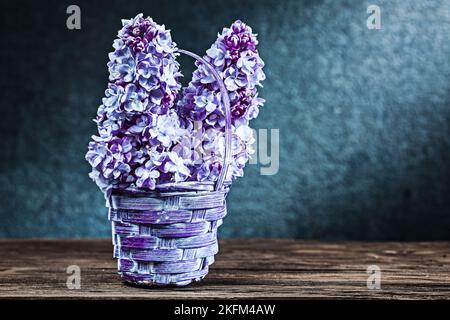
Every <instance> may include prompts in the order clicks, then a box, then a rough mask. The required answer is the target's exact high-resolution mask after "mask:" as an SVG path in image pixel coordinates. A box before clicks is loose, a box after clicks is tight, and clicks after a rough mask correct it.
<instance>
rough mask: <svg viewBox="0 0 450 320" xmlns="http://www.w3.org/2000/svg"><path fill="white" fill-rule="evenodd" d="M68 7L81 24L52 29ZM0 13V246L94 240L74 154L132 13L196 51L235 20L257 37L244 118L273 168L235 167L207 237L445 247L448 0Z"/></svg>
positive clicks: (87, 189) (100, 215) (449, 158)
mask: <svg viewBox="0 0 450 320" xmlns="http://www.w3.org/2000/svg"><path fill="white" fill-rule="evenodd" d="M72 3H76V4H78V5H79V6H80V7H81V11H82V29H81V30H80V31H69V30H67V28H66V17H67V15H66V8H67V6H68V5H70V4H72ZM369 4H377V5H379V6H380V7H381V14H382V29H381V30H368V29H367V27H366V19H367V16H368V15H367V13H366V8H367V6H368V5H369ZM0 6H1V8H0V12H1V22H0V24H1V32H2V48H1V50H0V61H1V62H0V63H1V64H2V68H1V74H2V76H1V77H0V84H1V88H2V90H1V95H0V101H1V108H0V123H1V138H2V139H1V141H2V143H1V146H2V149H1V152H0V157H1V162H0V169H1V176H0V199H1V206H0V221H1V223H0V236H1V237H105V236H109V234H110V226H109V223H108V222H107V214H106V209H105V208H104V200H103V198H102V195H101V193H100V191H99V190H98V189H97V187H96V186H95V184H94V183H93V182H92V181H91V180H90V179H89V178H88V175H87V174H88V171H89V165H88V164H87V163H86V162H85V160H84V154H85V151H86V148H87V143H88V141H89V137H90V135H91V134H94V133H95V130H96V128H95V124H94V123H93V122H92V121H91V119H92V118H93V117H94V115H95V113H96V109H97V107H98V105H99V103H100V102H101V97H102V95H103V91H104V89H105V86H106V83H107V68H106V66H105V64H106V62H107V53H108V52H109V51H111V44H112V41H113V39H114V37H115V35H116V32H117V30H118V29H119V28H120V26H121V25H120V19H121V18H130V17H133V16H134V15H135V14H137V13H139V12H143V13H144V14H145V15H150V16H152V17H153V18H154V19H155V20H156V21H157V22H159V23H163V24H165V25H166V26H167V27H168V28H170V29H172V35H173V38H174V40H175V41H176V42H177V43H178V45H179V47H182V48H185V49H188V50H191V51H195V52H198V53H202V52H205V50H206V49H207V48H208V47H209V46H210V45H211V43H212V42H213V41H214V39H215V37H216V34H217V32H219V31H220V30H221V29H222V28H223V27H224V26H228V25H230V24H231V22H232V21H233V20H235V19H238V18H239V19H242V20H243V21H245V22H247V23H248V24H250V25H251V26H252V27H253V29H254V30H255V32H257V33H259V39H260V53H261V56H262V57H263V58H264V60H265V61H266V64H267V67H266V69H265V70H266V74H267V81H266V82H265V87H264V89H262V90H261V91H262V92H261V94H262V96H264V97H265V98H266V100H267V103H266V105H265V107H264V109H262V111H261V114H260V117H259V118H258V119H257V120H256V121H254V123H253V124H254V126H255V127H256V128H269V129H270V128H279V129H280V170H279V172H278V174H277V175H273V176H260V175H259V168H260V167H259V166H257V165H249V166H247V168H246V176H245V178H244V179H241V180H239V181H237V182H236V183H235V184H234V186H233V189H232V192H231V194H230V196H229V216H228V217H227V218H226V220H225V224H224V226H223V227H222V229H221V235H222V236H226V237H255V236H257V237H275V236H276V237H296V238H315V239H369V240H372V239H400V240H414V239H447V240H448V239H450V63H449V59H450V32H449V30H450V9H449V8H450V1H445V0H435V1H413V0H398V1H376V0H373V1H357V0H355V1H336V0H323V1H298V0H290V1H277V0H273V1H262V0H254V1H238V0H232V1H182V0H180V1H163V0H161V1H150V0H146V1H132V0H127V1H20V2H18V1H2V4H1V5H0ZM186 61H188V60H186ZM183 63H184V62H183ZM191 69H192V68H191ZM191 69H189V68H188V69H186V70H191Z"/></svg>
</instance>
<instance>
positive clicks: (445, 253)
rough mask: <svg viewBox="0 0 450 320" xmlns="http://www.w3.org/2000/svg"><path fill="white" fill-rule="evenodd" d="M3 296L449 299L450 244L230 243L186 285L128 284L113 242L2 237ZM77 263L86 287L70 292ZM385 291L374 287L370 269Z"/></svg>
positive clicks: (0, 278) (223, 244)
mask: <svg viewBox="0 0 450 320" xmlns="http://www.w3.org/2000/svg"><path fill="white" fill-rule="evenodd" d="M0 252H1V255H2V258H1V259H0V298H23V299H34V298H41V299H42V298H49V299H53V298H106V299H123V298H124V299H130V298H143V299H203V298H207V299H214V298H220V299H224V298H225V299H228V298H230V299H236V298H246V299H261V298H269V299H283V298H313V299H323V298H338V299H372V298H374V299H380V298H384V299H386V298H387V299H449V298H450V243H449V242H415V243H399V242H383V243H380V242H377V243H373V242H372V243H370V242H312V241H295V240H281V239H271V240H257V239H253V240H224V241H221V243H220V253H219V255H218V256H217V260H216V263H215V264H214V265H213V266H212V268H211V270H210V273H209V275H208V276H207V277H206V278H205V279H204V280H203V281H202V282H200V283H196V284H193V285H190V286H187V287H183V288H155V289H142V288H136V287H131V286H128V285H124V284H123V283H122V282H121V281H120V279H119V276H118V275H117V273H116V263H115V261H114V260H113V259H112V254H111V252H112V245H111V243H110V241H109V240H0ZM69 265H77V266H79V267H80V270H81V288H80V289H79V290H77V289H74V290H69V289H68V288H67V286H66V281H67V277H68V276H69V274H67V273H66V271H67V267H68V266H69ZM369 265H376V266H378V267H379V268H380V270H381V289H369V288H368V287H367V279H368V277H369V275H368V274H367V268H368V266H369Z"/></svg>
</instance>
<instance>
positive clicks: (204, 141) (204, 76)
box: [86, 14, 265, 194]
mask: <svg viewBox="0 0 450 320" xmlns="http://www.w3.org/2000/svg"><path fill="white" fill-rule="evenodd" d="M122 24H123V27H122V29H121V30H120V31H119V32H118V38H117V39H116V40H115V41H114V44H113V48H114V51H113V52H112V53H110V54H109V60H110V61H109V62H108V70H109V84H108V88H107V89H106V91H105V97H104V98H103V99H102V104H101V105H100V107H99V108H98V112H97V117H96V119H95V120H94V121H95V122H96V123H97V126H98V136H93V137H92V141H91V142H90V143H89V147H88V152H87V154H86V160H87V161H88V162H89V163H90V165H91V166H92V172H91V173H90V177H91V178H92V179H93V180H94V181H95V182H96V183H97V185H98V186H99V187H100V189H101V190H102V191H103V192H105V193H106V194H107V193H109V192H110V191H111V190H112V189H113V188H128V187H132V188H142V189H154V188H155V186H156V185H158V184H161V183H166V182H181V181H215V180H217V178H218V176H219V174H220V172H221V170H222V166H223V159H224V155H225V149H224V147H225V134H224V131H225V130H224V128H225V118H224V110H223V109H222V106H221V102H220V101H221V96H220V90H219V87H218V85H217V84H216V83H215V80H214V77H212V75H211V74H210V72H209V71H208V70H207V69H206V68H205V67H204V66H203V65H200V64H198V65H197V70H196V71H195V72H194V74H193V79H192V81H191V82H190V84H189V85H188V87H186V88H185V89H184V90H183V92H180V89H181V85H180V81H179V80H178V78H179V77H180V76H181V73H180V72H179V64H178V62H177V61H176V58H177V56H178V55H179V53H177V50H178V49H177V47H176V44H175V43H174V42H173V41H172V39H171V35H170V31H169V30H166V29H165V27H164V26H161V25H158V24H156V23H155V22H154V21H153V20H152V19H151V18H144V17H143V16H142V14H139V15H137V16H136V17H135V18H133V19H130V20H123V21H122ZM256 45H257V40H256V36H255V35H254V34H253V33H252V30H251V29H250V27H248V26H246V25H245V24H243V23H242V22H240V21H237V22H235V23H234V24H233V25H232V27H231V28H230V29H227V28H225V29H224V30H223V32H222V34H221V35H219V37H218V39H217V41H216V42H215V43H214V44H213V46H212V47H211V48H210V49H209V50H208V51H207V55H206V56H205V59H206V60H207V61H208V62H210V63H211V64H213V65H214V67H215V68H216V70H217V71H218V72H219V74H221V75H222V76H223V80H224V83H225V85H226V88H227V90H228V93H229V95H230V99H231V106H232V114H233V117H232V118H233V141H232V165H231V170H230V171H229V175H228V177H227V179H232V178H234V177H237V176H242V174H243V171H242V169H243V167H244V165H245V163H246V162H247V160H248V158H249V156H250V154H251V153H252V152H253V150H252V143H253V142H254V138H253V131H252V129H250V127H249V126H248V123H249V120H251V119H253V118H255V117H256V116H257V114H258V109H259V107H260V106H261V105H262V104H263V103H264V100H263V99H261V98H259V97H258V95H257V89H256V87H257V86H259V85H260V83H261V81H262V80H264V78H265V76H264V73H263V71H262V67H263V66H264V64H263V62H262V60H261V59H260V57H259V55H258V52H257V50H256ZM180 93H181V94H180Z"/></svg>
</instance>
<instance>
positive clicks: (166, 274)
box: [107, 50, 231, 286]
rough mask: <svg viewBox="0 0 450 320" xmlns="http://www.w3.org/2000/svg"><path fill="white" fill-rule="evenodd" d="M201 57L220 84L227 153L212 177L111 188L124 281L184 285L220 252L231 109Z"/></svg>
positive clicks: (205, 270)
mask: <svg viewBox="0 0 450 320" xmlns="http://www.w3.org/2000/svg"><path fill="white" fill-rule="evenodd" d="M179 52H180V53H183V54H186V55H189V56H191V57H193V58H194V59H196V60H197V61H199V62H200V63H203V64H205V65H206V66H207V68H208V69H209V70H210V71H211V72H212V74H213V75H214V78H215V79H216V81H217V82H218V84H219V87H220V91H221V96H222V103H223V106H224V110H225V116H226V126H225V159H224V164H223V168H222V170H221V172H220V175H219V178H218V179H217V181H216V183H213V182H181V183H170V184H161V185H158V186H157V187H156V189H155V190H154V191H152V192H148V191H142V190H136V189H125V190H118V189H115V190H113V192H112V194H111V195H110V196H109V198H108V204H107V205H108V207H109V219H110V221H111V223H112V233H113V234H112V238H113V245H114V257H115V258H117V261H118V271H119V274H120V275H121V277H122V279H123V280H124V281H125V282H129V283H133V284H137V285H143V286H151V285H162V286H164V285H176V286H184V285H187V284H189V283H191V282H193V281H199V280H201V279H202V278H204V277H205V276H206V274H207V273H208V268H209V266H210V265H211V264H212V263H213V262H214V255H215V254H216V253H217V252H218V250H219V248H218V242H217V228H218V227H219V226H220V225H221V224H222V219H223V218H224V217H225V215H226V213H227V209H226V202H225V197H226V195H227V193H228V190H229V187H230V183H229V182H227V183H225V177H226V174H227V171H228V166H229V163H230V159H231V153H230V149H231V114H230V102H229V97H228V93H227V90H226V89H225V85H224V83H223V81H222V79H221V77H220V76H219V74H218V73H217V72H216V70H215V69H214V67H213V66H211V65H210V64H209V63H208V62H207V61H205V60H204V59H202V58H201V57H199V56H197V55H196V54H193V53H191V52H189V51H185V50H179Z"/></svg>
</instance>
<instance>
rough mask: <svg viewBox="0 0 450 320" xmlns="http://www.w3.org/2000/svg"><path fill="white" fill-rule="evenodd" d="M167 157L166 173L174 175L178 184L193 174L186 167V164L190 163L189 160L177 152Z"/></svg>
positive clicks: (170, 153) (168, 154)
mask: <svg viewBox="0 0 450 320" xmlns="http://www.w3.org/2000/svg"><path fill="white" fill-rule="evenodd" d="M167 156H168V159H167V162H166V163H165V164H164V172H169V173H172V174H174V178H175V181H176V182H179V181H184V180H186V178H187V177H189V176H190V174H191V171H190V170H189V168H188V167H187V166H186V162H188V160H185V159H183V158H181V157H179V156H178V155H177V154H176V153H175V152H168V153H167Z"/></svg>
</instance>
